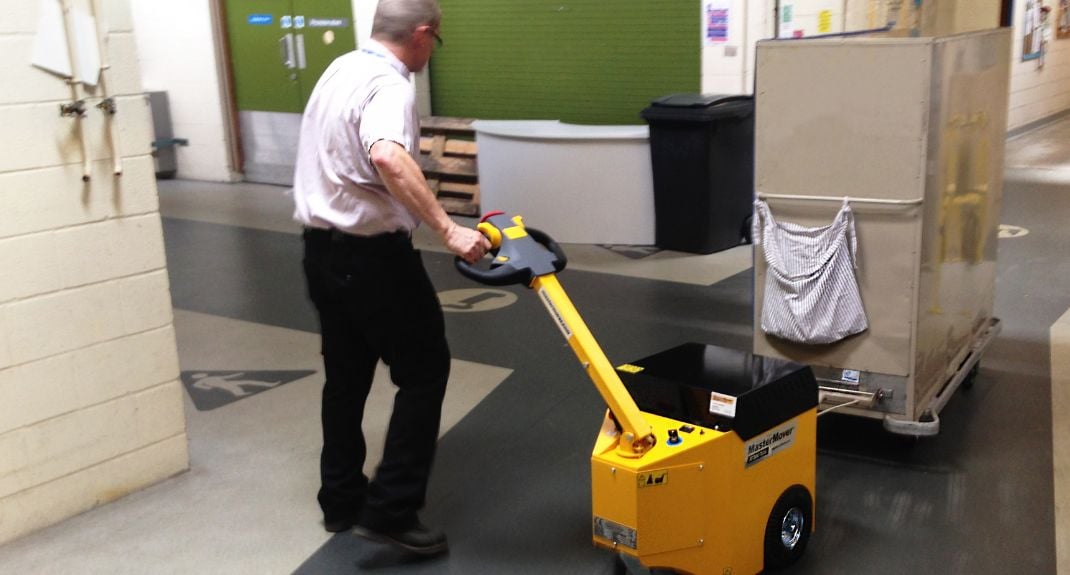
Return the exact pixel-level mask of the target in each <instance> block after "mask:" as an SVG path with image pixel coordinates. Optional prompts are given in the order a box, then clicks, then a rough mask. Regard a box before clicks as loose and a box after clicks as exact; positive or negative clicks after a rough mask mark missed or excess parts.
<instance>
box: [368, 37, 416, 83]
mask: <svg viewBox="0 0 1070 575" xmlns="http://www.w3.org/2000/svg"><path fill="white" fill-rule="evenodd" d="M361 51H362V52H367V53H369V54H372V55H373V56H377V57H379V58H382V59H384V60H386V61H387V63H389V64H390V65H391V66H392V67H393V68H394V69H395V70H397V71H398V73H399V74H401V75H402V76H404V77H405V78H408V77H409V74H410V72H409V68H408V66H406V65H405V64H404V63H403V62H402V61H401V60H398V57H397V56H395V55H394V53H393V52H391V51H390V49H389V48H387V47H386V46H383V45H382V44H381V43H379V42H377V41H375V40H372V39H370V38H369V39H368V40H367V41H366V42H365V43H364V46H363V47H361Z"/></svg>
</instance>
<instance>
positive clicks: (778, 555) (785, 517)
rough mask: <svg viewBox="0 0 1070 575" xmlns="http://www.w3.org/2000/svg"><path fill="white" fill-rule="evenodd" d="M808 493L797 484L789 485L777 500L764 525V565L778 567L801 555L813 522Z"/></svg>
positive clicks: (770, 567) (808, 538) (767, 567)
mask: <svg viewBox="0 0 1070 575" xmlns="http://www.w3.org/2000/svg"><path fill="white" fill-rule="evenodd" d="M813 510H814V505H813V498H811V497H810V492H809V491H807V490H806V488H805V487H803V486H801V485H794V486H792V487H789V488H788V489H787V491H785V492H784V493H783V495H781V496H780V499H777V502H776V505H774V506H773V510H772V511H771V512H770V513H769V521H768V523H766V525H765V568H766V569H782V568H784V567H787V566H789V565H791V564H793V563H795V562H796V561H798V560H799V558H800V557H802V556H803V553H805V552H806V544H807V543H809V542H810V531H811V529H812V527H811V526H812V525H813V524H814V511H813Z"/></svg>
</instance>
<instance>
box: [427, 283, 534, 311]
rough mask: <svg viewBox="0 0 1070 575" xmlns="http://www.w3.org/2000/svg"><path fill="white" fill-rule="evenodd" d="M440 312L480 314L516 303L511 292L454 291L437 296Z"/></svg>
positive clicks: (494, 290)
mask: <svg viewBox="0 0 1070 575" xmlns="http://www.w3.org/2000/svg"><path fill="white" fill-rule="evenodd" d="M438 299H439V302H441V304H442V310H443V311H446V312H460V313H470V312H481V311H492V310H496V309H502V308H504V307H508V306H511V305H513V304H514V303H516V300H517V297H516V294H515V293H513V292H508V291H505V290H500V289H486V288H476V289H455V290H449V291H444V292H440V293H439V294H438Z"/></svg>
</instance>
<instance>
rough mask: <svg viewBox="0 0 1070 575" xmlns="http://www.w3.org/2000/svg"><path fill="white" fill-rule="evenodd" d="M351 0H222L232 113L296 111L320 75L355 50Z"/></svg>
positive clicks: (305, 99) (303, 102)
mask: <svg viewBox="0 0 1070 575" xmlns="http://www.w3.org/2000/svg"><path fill="white" fill-rule="evenodd" d="M352 10H353V8H352V3H351V0H226V14H227V32H228V34H227V35H228V39H229V41H230V55H231V63H232V65H233V71H234V83H235V91H236V96H237V102H238V110H240V111H246V110H256V111H263V112H295V113H300V112H301V111H302V110H303V109H304V106H305V103H307V102H308V96H309V94H311V92H312V88H313V87H314V86H315V85H316V81H317V80H319V77H320V75H321V74H322V73H323V71H324V70H325V69H326V68H327V66H328V65H329V64H330V63H331V61H332V60H334V59H335V58H337V57H338V56H340V55H342V54H344V53H346V52H349V51H351V50H353V49H354V48H355V47H356V33H355V29H354V26H353V11H352Z"/></svg>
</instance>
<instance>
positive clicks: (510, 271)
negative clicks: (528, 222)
mask: <svg viewBox="0 0 1070 575" xmlns="http://www.w3.org/2000/svg"><path fill="white" fill-rule="evenodd" d="M476 229H478V230H479V231H480V232H482V233H483V235H484V236H486V237H487V240H489V241H490V244H491V249H490V254H491V256H492V259H491V262H490V267H489V269H483V268H480V267H477V266H476V265H473V264H469V263H468V262H466V261H464V260H463V259H461V258H460V257H456V258H454V260H453V262H454V265H455V266H456V267H457V271H459V272H461V275H463V276H465V277H467V278H469V279H471V280H474V281H477V282H479V283H481V284H485V285H492V286H505V285H513V284H523V285H526V286H529V287H530V286H531V283H532V281H534V279H535V278H536V277H538V276H541V275H546V274H551V273H557V272H559V271H561V270H563V269H565V266H566V265H568V257H566V256H565V252H564V250H562V249H561V246H559V245H558V244H557V242H555V241H554V240H553V238H551V237H550V236H549V234H547V233H546V232H543V231H541V230H537V229H535V228H529V227H527V226H525V225H524V223H523V219H522V218H521V217H520V216H516V217H513V218H509V217H508V216H506V215H505V213H504V212H491V213H489V214H487V215H486V216H484V217H483V220H482V221H481V222H480V223H479V225H478V226H477V227H476Z"/></svg>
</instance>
